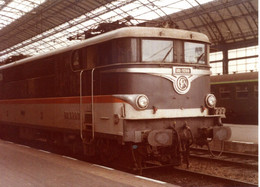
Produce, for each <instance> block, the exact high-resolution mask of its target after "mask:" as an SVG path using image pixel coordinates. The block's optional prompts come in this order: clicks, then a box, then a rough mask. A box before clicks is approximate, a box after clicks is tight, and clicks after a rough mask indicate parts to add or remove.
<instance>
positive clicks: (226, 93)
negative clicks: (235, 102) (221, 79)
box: [219, 87, 231, 99]
mask: <svg viewBox="0 0 260 187" xmlns="http://www.w3.org/2000/svg"><path fill="white" fill-rule="evenodd" d="M219 95H220V98H221V99H230V98H231V91H230V87H220V88H219Z"/></svg>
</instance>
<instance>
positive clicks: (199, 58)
mask: <svg viewBox="0 0 260 187" xmlns="http://www.w3.org/2000/svg"><path fill="white" fill-rule="evenodd" d="M204 55H205V53H202V54H201V55H200V56H199V57H198V59H197V63H199V61H200V60H201V58H202V57H203V56H204Z"/></svg>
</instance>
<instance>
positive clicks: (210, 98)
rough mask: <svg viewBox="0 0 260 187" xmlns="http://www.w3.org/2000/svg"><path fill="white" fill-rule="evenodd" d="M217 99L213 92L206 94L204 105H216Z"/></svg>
mask: <svg viewBox="0 0 260 187" xmlns="http://www.w3.org/2000/svg"><path fill="white" fill-rule="evenodd" d="M216 103H217V99H216V97H215V96H214V95H213V94H208V95H207V97H206V105H207V106H208V107H209V108H214V107H215V106H216Z"/></svg>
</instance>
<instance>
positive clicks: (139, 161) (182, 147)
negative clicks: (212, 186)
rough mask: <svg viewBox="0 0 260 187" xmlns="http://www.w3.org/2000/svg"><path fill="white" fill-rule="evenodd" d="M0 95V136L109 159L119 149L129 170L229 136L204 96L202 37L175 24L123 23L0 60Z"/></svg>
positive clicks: (205, 44) (206, 73) (176, 159)
mask: <svg viewBox="0 0 260 187" xmlns="http://www.w3.org/2000/svg"><path fill="white" fill-rule="evenodd" d="M0 99H1V100H0V128H1V131H0V132H1V133H0V134H1V136H11V135H12V136H16V137H20V138H24V139H29V140H39V139H40V140H45V141H46V142H48V143H50V144H58V145H68V146H70V147H71V148H72V150H74V151H75V152H77V151H80V150H82V151H83V153H84V154H85V155H87V156H91V155H92V156H93V155H99V156H100V157H101V158H102V159H103V160H105V161H108V162H109V161H111V160H113V159H116V158H117V157H118V156H119V155H122V154H124V153H126V154H125V155H126V157H125V158H129V160H128V161H127V162H129V163H132V164H133V165H134V167H136V168H144V167H149V166H158V165H159V166H160V165H165V164H173V165H180V164H181V162H182V159H183V160H186V163H187V164H188V155H189V147H190V146H191V145H192V144H198V145H201V146H203V145H207V144H208V141H209V139H218V140H222V141H224V140H227V139H228V138H229V137H230V133H231V132H230V129H229V128H227V127H223V126H222V123H221V118H222V117H224V116H225V109H224V108H221V107H216V98H215V96H214V95H213V94H211V93H210V66H209V39H208V37H207V36H206V35H204V34H201V33H197V32H191V31H185V30H179V29H171V28H156V27H124V28H120V29H117V30H114V31H110V32H107V33H103V34H100V35H98V36H95V37H92V38H89V39H86V40H85V41H82V42H81V43H79V44H76V45H73V46H71V47H66V48H63V49H60V50H56V51H52V52H50V53H47V54H42V55H37V56H32V57H29V58H26V59H22V60H19V61H16V62H12V63H9V64H5V65H2V66H1V67H0ZM129 155H130V157H127V156H129ZM121 158H122V157H121Z"/></svg>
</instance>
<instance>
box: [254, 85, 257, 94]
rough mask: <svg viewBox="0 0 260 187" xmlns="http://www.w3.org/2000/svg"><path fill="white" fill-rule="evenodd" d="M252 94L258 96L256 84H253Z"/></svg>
mask: <svg viewBox="0 0 260 187" xmlns="http://www.w3.org/2000/svg"><path fill="white" fill-rule="evenodd" d="M254 95H255V97H258V85H254Z"/></svg>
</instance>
